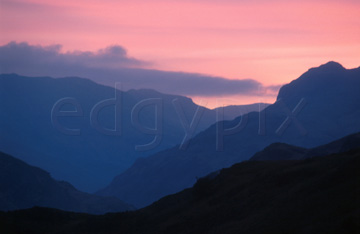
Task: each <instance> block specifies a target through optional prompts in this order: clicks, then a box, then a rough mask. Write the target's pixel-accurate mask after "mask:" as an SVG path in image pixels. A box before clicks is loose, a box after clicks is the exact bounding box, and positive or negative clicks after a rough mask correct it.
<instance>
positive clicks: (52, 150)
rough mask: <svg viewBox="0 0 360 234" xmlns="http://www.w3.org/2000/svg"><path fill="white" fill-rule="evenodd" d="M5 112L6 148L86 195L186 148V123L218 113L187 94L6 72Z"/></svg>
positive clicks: (203, 123) (202, 122)
mask: <svg viewBox="0 0 360 234" xmlns="http://www.w3.org/2000/svg"><path fill="white" fill-rule="evenodd" d="M115 93H116V95H115ZM114 100H116V101H117V103H118V105H117V106H118V108H117V111H115V105H113V104H114V103H115V101H114ZM175 104H176V106H177V109H176V108H175ZM0 108H1V115H0V150H1V151H3V152H5V153H8V154H10V155H14V156H16V157H17V158H19V159H21V160H24V161H25V162H27V163H30V164H32V165H35V166H39V167H41V168H43V169H45V170H47V171H49V172H50V173H51V174H52V175H53V176H54V178H56V179H59V180H66V181H69V182H71V183H72V184H73V185H74V186H75V187H76V188H79V189H81V190H83V191H87V192H91V191H96V190H98V189H100V188H102V187H104V186H106V185H107V184H108V183H109V182H110V181H111V179H112V178H113V177H114V176H115V175H117V174H118V173H119V172H120V171H123V170H125V169H126V168H128V167H129V166H130V165H131V164H132V163H133V162H134V161H135V160H136V159H137V158H139V157H146V156H148V155H151V154H154V153H156V152H158V151H161V150H164V149H166V148H169V147H173V146H175V145H177V144H180V143H181V142H182V141H183V139H184V137H185V131H184V127H183V126H184V125H183V123H188V124H189V126H190V123H191V121H192V120H193V118H194V115H195V113H198V115H197V116H199V118H198V120H199V121H198V122H196V121H195V122H196V124H195V125H194V128H193V132H192V134H195V133H198V132H199V131H201V130H203V129H205V128H207V127H208V126H210V125H211V124H212V123H214V122H215V121H216V113H215V112H216V111H213V110H209V109H207V108H204V107H199V106H198V105H196V104H194V103H193V102H192V100H191V99H189V98H186V97H182V96H176V95H167V94H162V93H159V92H157V91H154V90H146V89H143V90H129V91H127V92H122V91H120V90H116V89H115V87H107V86H102V85H99V84H96V83H94V82H92V81H90V80H87V79H82V78H76V77H69V78H58V79H53V78H49V77H24V76H19V75H16V74H3V75H0ZM135 109H136V110H138V111H137V112H136V111H134V110H135ZM196 111H197V112H196ZM134 113H135V114H134ZM136 113H137V114H136ZM179 113H180V114H179ZM62 115H64V116H62ZM115 115H116V118H115ZM132 115H134V116H135V117H138V118H137V119H136V118H133V119H132ZM115 119H116V122H115ZM134 121H135V122H134ZM134 123H135V124H134ZM157 125H159V126H157ZM185 125H186V124H185ZM115 126H116V128H115ZM189 126H188V128H189ZM155 127H157V128H158V130H159V133H158V134H154V131H152V129H156V128H155ZM161 127H162V129H161ZM115 130H116V131H115ZM190 133H191V132H190ZM190 133H189V134H188V138H189V139H190V138H191V134H190ZM155 137H156V138H155ZM153 141H155V142H153ZM152 142H153V143H154V144H151V143H152Z"/></svg>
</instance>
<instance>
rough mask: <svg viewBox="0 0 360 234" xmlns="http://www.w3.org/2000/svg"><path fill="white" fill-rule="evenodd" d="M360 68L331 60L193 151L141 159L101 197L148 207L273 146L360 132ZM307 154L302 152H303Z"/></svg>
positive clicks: (219, 127) (217, 127) (206, 136)
mask: <svg viewBox="0 0 360 234" xmlns="http://www.w3.org/2000/svg"><path fill="white" fill-rule="evenodd" d="M359 100H360V68H356V69H345V68H343V67H342V66H341V65H340V64H338V63H335V62H329V63H327V64H324V65H321V66H320V67H317V68H311V69H309V70H308V71H307V72H305V73H304V74H303V75H301V76H300V77H299V78H298V79H296V80H294V81H292V82H291V83H289V84H287V85H284V86H283V87H282V88H281V89H280V91H279V94H278V98H277V101H276V102H275V103H274V104H272V105H270V106H268V107H267V108H266V109H264V110H263V111H261V112H259V113H255V112H251V113H249V114H245V115H242V116H239V117H238V118H236V119H234V120H232V121H220V122H217V123H216V124H214V125H212V126H211V127H209V128H208V129H206V130H205V131H203V132H200V133H199V134H198V135H197V136H195V137H194V138H193V139H191V142H190V143H189V145H188V147H187V148H186V149H185V150H181V149H179V148H178V147H174V148H171V149H167V150H164V151H162V152H159V153H156V154H154V155H152V156H150V157H147V158H142V159H139V160H137V161H136V162H135V163H134V164H133V166H132V167H130V168H129V169H127V170H126V171H125V172H123V173H121V174H119V175H118V176H116V177H115V178H114V180H113V181H112V182H111V184H110V185H109V186H107V187H105V188H104V189H103V190H100V191H99V192H98V194H99V195H106V196H116V197H118V198H120V199H121V200H124V201H126V202H128V203H130V204H134V205H135V206H136V207H144V206H147V205H149V204H151V203H152V202H154V201H156V200H158V199H160V198H161V197H163V196H166V195H169V194H173V193H176V192H179V191H181V190H183V189H184V188H188V187H191V186H192V185H193V184H194V183H195V182H196V178H199V177H202V176H205V175H207V174H209V173H210V172H212V171H217V170H219V169H221V168H225V167H229V166H231V165H233V164H234V163H237V162H241V161H243V160H248V159H249V158H250V157H251V156H253V155H254V154H255V153H256V152H258V151H260V150H262V149H264V148H265V147H266V146H269V145H270V144H272V143H276V142H280V143H286V144H291V145H295V146H297V147H305V148H313V147H317V146H319V145H323V144H326V143H328V142H331V141H334V140H336V139H339V138H341V137H344V136H346V135H349V134H352V133H355V132H359V131H360V121H359V119H360V102H359ZM300 151H301V149H300Z"/></svg>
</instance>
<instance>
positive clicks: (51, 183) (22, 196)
mask: <svg viewBox="0 0 360 234" xmlns="http://www.w3.org/2000/svg"><path fill="white" fill-rule="evenodd" d="M33 206H43V207H52V208H57V209H62V210H67V211H77V212H84V213H92V214H104V213H107V212H119V211H125V210H133V209H134V207H132V206H131V205H128V204H126V203H124V202H122V201H120V200H119V199H117V198H114V197H106V198H105V197H99V196H95V195H92V194H88V193H83V192H80V191H78V190H76V189H75V188H74V187H73V186H72V185H71V184H69V183H67V182H64V181H56V180H54V179H53V178H52V177H51V176H50V175H49V173H48V172H46V171H44V170H42V169H40V168H38V167H33V166H30V165H28V164H26V163H25V162H23V161H21V160H19V159H16V158H14V157H12V156H10V155H7V154H4V153H2V152H0V210H18V209H26V208H31V207H33Z"/></svg>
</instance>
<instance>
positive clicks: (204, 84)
mask: <svg viewBox="0 0 360 234" xmlns="http://www.w3.org/2000/svg"><path fill="white" fill-rule="evenodd" d="M148 64H149V63H147V62H145V61H141V60H138V59H135V58H131V57H129V56H128V54H127V51H126V50H125V49H124V48H123V47H121V46H118V45H115V46H109V47H106V48H104V49H100V50H98V51H97V52H90V51H73V52H66V53H62V52H61V45H51V46H34V45H29V44H28V43H16V42H10V43H8V44H6V45H3V46H0V72H1V73H18V74H21V75H29V76H52V77H65V76H79V77H84V78H89V79H91V80H93V81H95V82H97V83H100V84H104V85H109V86H114V84H115V82H121V84H122V87H123V88H124V89H126V90H128V89H140V88H148V89H155V90H158V91H160V92H163V93H171V94H179V95H187V96H219V95H224V96H229V95H238V94H241V95H259V94H264V93H266V90H267V87H264V86H263V85H262V84H261V83H259V82H257V81H255V80H252V79H242V80H229V79H225V78H222V77H213V76H208V75H202V74H193V73H184V72H166V71H159V70H150V69H145V67H146V66H147V65H148ZM269 88H270V90H272V89H273V87H269Z"/></svg>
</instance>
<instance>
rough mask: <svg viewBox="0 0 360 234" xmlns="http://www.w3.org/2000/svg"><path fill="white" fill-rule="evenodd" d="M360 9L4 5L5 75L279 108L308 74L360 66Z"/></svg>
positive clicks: (32, 0)
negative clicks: (334, 65)
mask: <svg viewBox="0 0 360 234" xmlns="http://www.w3.org/2000/svg"><path fill="white" fill-rule="evenodd" d="M359 12H360V1H356V0H342V1H340V0H339V1H335V0H327V1H326V0H313V1H309V0H304V1H296V0H292V1H285V0H267V1H265V0H253V1H250V0H222V1H220V0H207V1H205V0H193V1H190V0H184V1H174V0H167V1H166V0H154V1H152V0H147V1H145V0H132V1H123V0H118V1H116V0H102V1H100V0H86V1H85V0H78V1H70V0H62V1H45V0H1V1H0V32H1V34H0V46H1V47H0V53H2V54H0V57H2V58H0V59H1V60H0V61H1V72H9V71H14V72H18V73H23V75H35V74H40V75H49V76H64V75H68V73H66V72H61V70H66V69H67V70H68V72H71V71H72V72H73V73H74V74H73V75H89V74H97V75H98V76H99V75H100V74H101V73H102V72H103V73H104V74H105V73H106V72H108V76H119V77H120V76H125V75H124V74H126V76H129V77H127V79H126V80H125V81H124V82H125V86H128V88H155V89H158V90H159V91H161V92H167V93H176V94H181V95H186V96H189V97H191V98H193V99H194V101H195V102H197V103H199V102H202V103H207V105H208V107H215V106H218V105H221V104H225V105H228V104H246V103H252V102H258V101H265V102H273V101H274V100H275V98H276V92H277V89H278V88H279V87H280V86H281V85H282V84H286V83H288V82H290V81H291V80H293V79H296V78H297V77H299V76H300V75H301V74H302V73H304V72H306V71H307V70H308V69H309V68H311V67H316V66H319V65H321V64H324V63H326V62H328V61H337V62H339V63H341V64H342V65H343V66H344V67H346V68H354V67H358V66H359V65H360V17H359ZM9 54H11V56H10V57H11V58H9ZM16 55H17V57H16ZM33 56H35V57H36V58H37V59H38V61H42V62H41V63H40V62H38V63H37V64H36V63H35V62H34V57H33ZM19 60H21V64H16V63H17V61H19ZM51 62H52V63H57V64H51ZM4 64H5V65H4ZM44 64H45V65H46V66H47V67H45V65H44ZM20 65H21V66H20ZM61 66H63V67H61ZM54 67H56V69H54ZM86 68H88V69H89V71H88V72H86V71H85V70H86ZM124 69H125V70H124ZM126 69H128V70H126ZM129 69H130V70H129ZM95 70H96V71H95ZM54 71H56V72H54ZM90 71H91V72H90ZM109 71H112V72H109ZM159 71H164V72H159ZM132 76H135V77H137V79H133V80H131V77H132ZM141 76H148V77H150V78H149V79H148V81H146V79H144V78H142V79H141V78H139V77H141ZM104 77H105V78H104V79H107V81H106V82H110V81H109V78H108V77H106V75H104ZM159 77H160V78H159ZM173 77H175V78H173ZM89 78H92V79H93V80H94V79H95V80H96V77H89ZM161 79H163V80H164V82H162V81H161ZM182 79H183V80H184V83H183V84H182V87H181V88H180V87H179V89H178V90H176V87H177V86H179V81H180V82H181V80H182ZM96 81H97V82H100V83H106V82H105V81H99V77H97V80H96ZM135 81H138V83H137V84H135ZM192 81H193V82H192ZM200 83H201V85H199V84H200ZM216 87H219V88H218V91H215V89H216ZM236 89H237V90H238V91H236ZM197 90H198V91H197ZM219 90H220V91H219ZM219 100H220V101H219Z"/></svg>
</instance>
